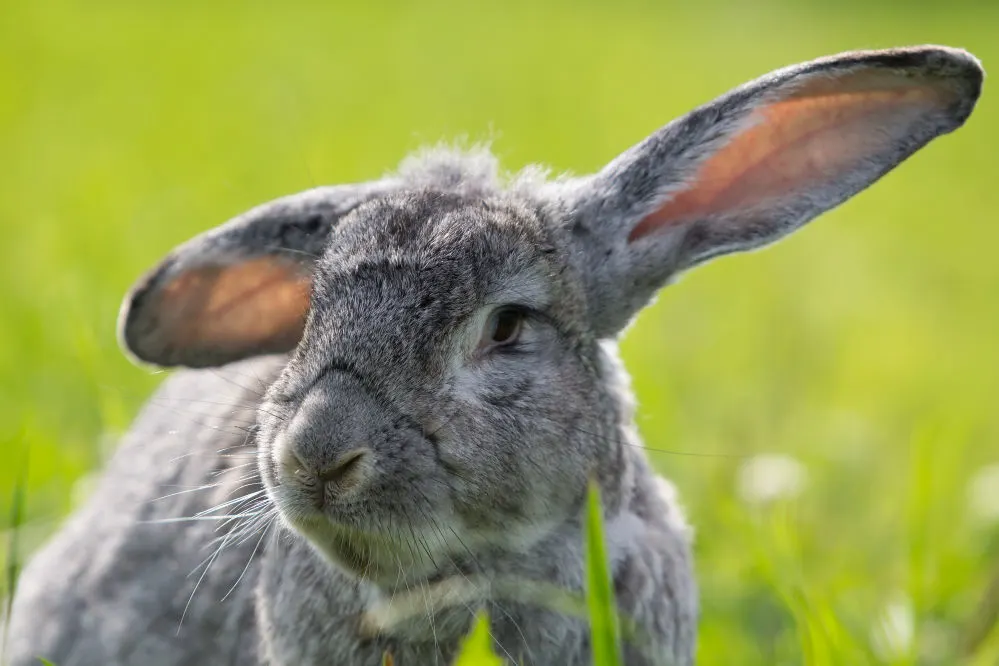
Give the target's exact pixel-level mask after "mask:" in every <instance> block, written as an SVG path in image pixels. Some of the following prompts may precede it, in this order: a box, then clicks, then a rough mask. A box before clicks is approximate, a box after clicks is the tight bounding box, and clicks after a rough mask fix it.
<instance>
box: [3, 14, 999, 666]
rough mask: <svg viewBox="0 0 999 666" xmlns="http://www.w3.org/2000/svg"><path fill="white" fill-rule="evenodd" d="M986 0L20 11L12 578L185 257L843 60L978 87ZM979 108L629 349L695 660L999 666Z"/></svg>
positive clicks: (993, 193)
mask: <svg viewBox="0 0 999 666" xmlns="http://www.w3.org/2000/svg"><path fill="white" fill-rule="evenodd" d="M671 4H675V5H676V6H675V7H673V6H670V5H671ZM992 4H993V6H991V7H989V6H988V3H985V2H980V3H976V2H970V1H969V2H953V3H930V2H909V3H889V2H880V3H879V2H866V3H862V2H859V1H857V2H836V3H831V2H830V3H826V2H808V1H806V2H795V1H793V0H786V2H781V1H779V0H767V1H764V2H753V3H748V2H736V1H735V0H733V1H732V2H731V3H723V2H719V1H716V0H713V1H710V2H705V3H665V2H638V1H637V0H621V1H619V2H593V1H584V2H569V1H568V0H565V1H564V2H531V1H528V0H516V1H515V2H508V3H489V4H486V3H461V2H457V1H456V2H454V3H444V2H429V3H423V4H421V5H417V4H411V3H401V2H400V3H384V2H373V3H360V2H358V3H356V4H352V5H350V6H346V7H341V6H336V4H335V3H320V2H316V3H314V4H309V3H304V2H295V1H290V2H285V3H264V2H250V3H236V2H230V3H224V2H219V3H200V2H193V1H191V0H178V1H175V2H156V3H128V2H119V1H105V2H97V3H82V2H69V1H61V0H40V1H39V2H31V3H29V2H20V3H14V2H10V3H5V4H4V6H3V8H2V9H0V15H2V18H0V86H2V89H0V155H2V156H3V162H4V169H3V171H2V173H3V177H2V178H0V229H2V232H3V233H2V241H0V322H2V323H0V516H8V515H11V513H12V508H13V507H12V502H13V498H14V496H15V490H14V488H15V484H16V481H17V479H19V478H21V477H24V478H25V479H26V481H25V486H24V488H25V493H24V497H25V504H24V507H23V508H24V515H23V517H22V518H23V522H24V528H23V529H22V530H21V531H20V539H21V543H20V548H21V551H22V552H21V555H22V556H23V555H25V554H27V553H28V552H29V551H30V550H31V549H32V548H33V547H35V546H37V544H38V543H39V541H40V540H41V539H43V538H44V537H45V536H46V535H47V534H48V533H50V532H51V530H52V529H54V528H55V527H56V526H57V524H58V521H59V519H60V518H61V517H62V516H64V515H65V514H66V513H67V512H68V511H70V510H71V509H72V507H73V504H74V502H77V501H79V499H80V498H81V497H82V496H85V493H86V488H87V482H86V478H87V477H86V475H87V474H88V473H90V472H92V471H93V470H95V469H98V468H99V467H100V465H101V463H102V461H103V460H104V459H105V457H106V456H107V455H108V454H109V452H110V451H111V450H113V446H114V442H115V438H116V436H117V435H118V434H119V433H121V432H122V431H123V430H124V429H125V428H126V427H127V426H128V423H129V420H130V418H131V416H132V415H133V413H134V412H135V410H136V409H137V408H138V406H139V405H140V404H141V403H142V401H143V399H144V397H145V396H146V395H148V393H149V391H150V390H151V389H152V388H153V387H154V386H155V385H156V383H157V382H158V381H159V380H160V378H161V377H160V376H158V375H155V374H151V373H149V372H148V371H147V370H141V369H138V368H135V367H133V366H131V365H129V363H128V362H127V361H126V360H125V359H124V358H123V356H122V355H121V354H120V352H119V350H118V348H117V346H116V343H115V339H114V323H115V317H116V313H117V309H118V305H119V302H120V299H121V296H122V295H123V293H124V291H125V290H126V289H127V288H128V286H129V285H130V284H131V282H132V281H133V280H134V279H135V278H136V277H137V276H138V275H139V273H140V272H142V271H143V270H145V269H146V268H147V267H148V266H150V265H151V264H152V263H153V262H155V261H156V260H158V259H159V258H160V257H161V256H162V255H163V254H165V253H166V252H167V251H168V250H169V249H170V248H172V247H173V246H174V245H176V244H177V243H180V242H182V241H184V240H185V239H187V238H189V237H190V236H192V235H193V234H195V233H197V232H199V231H201V230H203V229H206V228H208V227H210V226H212V225H215V224H217V223H219V222H221V221H223V220H225V219H226V218H228V217H230V216H232V215H234V214H236V213H238V212H240V211H242V210H244V209H246V208H248V207H249V206H251V205H253V204H256V203H259V202H261V201H263V200H265V199H269V198H272V197H274V196H277V195H280V194H284V193H289V192H292V191H297V190H301V189H305V188H307V187H310V186H312V185H316V184H322V183H332V182H342V181H356V180H363V179H368V178H374V177H377V176H379V175H381V174H382V173H383V172H384V171H386V170H387V169H390V168H392V167H393V166H394V165H395V164H396V163H397V162H398V160H399V159H400V158H401V157H402V156H403V155H404V154H405V153H406V152H407V151H409V150H411V149H413V148H416V147H417V146H419V145H420V144H422V143H425V142H434V141H437V140H439V139H442V138H454V137H458V136H462V135H465V136H468V137H470V138H472V139H492V140H493V144H494V148H495V150H496V151H497V152H498V154H499V155H501V157H502V159H503V161H504V163H505V164H506V165H507V166H508V167H510V168H516V167H519V166H522V165H524V164H526V163H528V162H531V161H541V162H545V163H548V164H551V165H553V166H554V167H555V168H557V169H560V170H561V169H567V170H573V171H576V172H585V171H590V170H594V169H596V168H598V167H599V166H601V165H602V164H603V163H605V162H606V161H607V160H609V159H610V158H612V157H613V156H614V155H616V154H617V153H618V152H620V151H621V150H623V149H624V148H626V147H627V146H629V145H631V144H632V143H634V142H636V141H637V140H639V139H641V138H643V137H644V136H645V135H647V134H648V133H649V132H651V131H652V130H654V129H655V128H657V127H658V126H660V125H662V124H664V123H665V122H666V121H667V120H669V119H670V118H672V117H674V116H676V115H678V114H680V113H682V112H684V111H686V110H687V109H689V108H691V107H693V106H694V105H696V104H699V103H701V102H704V101H706V100H708V99H710V98H711V97H713V96H715V95H717V94H720V93H722V92H724V91H725V90H727V89H728V88H730V87H732V86H734V85H736V84H738V83H741V82H742V81H744V80H747V79H749V78H752V77H754V76H756V75H759V74H762V73H763V72H766V71H768V70H770V69H773V68H776V67H779V66H782V65H785V64H789V63H792V62H796V61H800V60H804V59H808V58H812V57H816V56H819V55H823V54H826V53H831V52H836V51H841V50H847V49H852V48H864V47H887V46H894V45H901V44H911V43H924V42H935V43H944V44H951V45H955V46H964V47H966V48H969V49H970V50H972V51H973V52H975V53H976V54H977V55H978V56H979V57H980V58H981V59H982V60H983V62H984V64H985V67H986V69H989V68H990V66H992V67H993V68H994V67H997V66H999V65H995V64H994V63H999V6H996V5H995V4H994V3H992ZM993 92H995V91H993V90H991V89H990V86H989V85H988V84H986V91H985V94H984V98H983V101H982V102H981V104H980V106H979V108H978V110H977V112H976V113H975V115H974V116H973V117H972V118H971V120H970V122H969V123H968V125H967V127H966V128H964V129H963V130H961V131H959V132H958V133H956V134H954V135H951V136H947V137H945V138H943V139H941V140H939V141H937V142H935V143H934V144H932V145H931V146H930V147H928V148H927V149H926V150H924V151H922V152H921V153H919V154H918V155H917V156H916V157H914V158H913V159H912V160H910V161H909V162H908V163H906V164H905V165H904V166H903V167H902V168H901V169H899V170H898V171H896V172H894V173H892V174H891V175H889V176H888V177H886V178H885V179H884V180H883V181H882V182H880V183H879V184H878V185H877V186H876V187H875V188H873V189H872V190H870V191H868V192H865V193H864V194H862V195H861V196H859V197H858V198H857V199H855V200H853V201H851V202H850V203H848V204H847V205H845V206H843V207H841V208H840V209H838V210H836V211H834V212H833V213H830V214H828V215H826V216H825V217H823V218H822V219H821V220H820V221H819V222H817V223H815V224H814V225H813V226H810V227H809V228H808V229H807V230H805V231H804V232H802V233H800V234H798V235H796V236H795V237H794V238H792V239H790V240H788V241H786V242H785V243H783V244H782V245H780V246H779V247H777V248H773V249H769V250H766V251H764V252H761V253H755V254H753V255H746V256H739V257H731V258H727V259H724V260H720V261H718V262H717V263H715V264H712V265H710V266H708V267H705V268H702V269H700V270H698V271H696V272H694V273H692V274H690V275H688V276H686V277H685V278H684V279H683V280H681V281H680V282H679V283H678V284H676V285H674V286H673V287H671V288H670V289H668V290H667V291H666V292H664V293H663V295H662V297H661V298H660V299H659V302H658V303H657V305H656V306H655V307H654V308H652V309H651V310H650V311H648V312H646V313H645V314H644V315H643V316H642V317H641V319H640V321H639V322H638V324H637V325H636V326H635V327H634V328H633V329H632V330H631V331H630V332H629V333H628V335H627V337H626V339H625V341H624V343H623V349H624V354H625V357H626V360H627V362H628V364H629V367H630V368H631V370H632V371H633V373H634V377H635V386H636V389H637V392H638V395H639V399H640V402H641V407H640V412H639V414H640V416H639V419H640V427H641V430H642V432H643V434H644V436H645V438H646V442H647V444H648V445H649V447H650V448H651V449H655V450H653V451H651V452H650V455H651V456H652V457H653V459H654V461H655V463H656V464H657V465H658V467H659V468H660V469H661V470H662V471H663V472H664V473H665V474H666V475H668V476H669V477H671V478H672V479H674V480H675V481H676V483H677V484H678V486H679V488H680V491H681V493H682V497H683V499H684V503H685V505H686V507H687V509H688V511H689V514H690V517H691V520H692V522H693V523H694V525H695V526H696V528H697V544H696V555H697V569H698V575H699V579H700V585H701V588H702V594H703V620H702V623H701V634H700V645H699V662H700V663H702V664H709V665H714V664H719V665H721V664H724V665H729V664H738V665H739V666H756V665H760V666H763V665H767V666H771V665H774V664H781V665H784V664H788V665H790V664H810V665H811V664H814V665H822V664H866V663H882V664H898V665H902V664H962V665H963V664H967V665H971V664H974V665H978V664H983V665H984V664H994V663H996V661H997V659H999V631H996V632H991V633H990V632H989V629H990V628H991V625H992V622H993V620H994V617H993V616H994V614H995V613H999V471H997V470H999V467H995V466H994V465H999V411H997V410H999V406H997V402H999V401H997V397H999V261H997V260H996V258H995V248H996V247H997V245H999V224H997V221H999V184H997V176H999V169H997V163H996V161H997V159H999V158H997V155H999V151H997V146H999V101H997V98H996V95H993V94H992V93H993ZM25 475H26V476H25ZM6 534H7V535H8V536H9V534H10V531H9V530H8V531H7V532H6ZM989 585H993V586H996V587H995V589H994V590H993V592H992V596H991V597H990V595H988V594H986V592H985V590H986V588H987V587H988V586H989ZM983 600H984V601H983Z"/></svg>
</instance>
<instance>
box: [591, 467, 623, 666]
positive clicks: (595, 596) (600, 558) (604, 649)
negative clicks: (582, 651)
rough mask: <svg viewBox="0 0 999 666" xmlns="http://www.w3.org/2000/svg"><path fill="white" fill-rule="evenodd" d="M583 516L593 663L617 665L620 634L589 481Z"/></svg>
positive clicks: (598, 512)
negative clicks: (587, 498)
mask: <svg viewBox="0 0 999 666" xmlns="http://www.w3.org/2000/svg"><path fill="white" fill-rule="evenodd" d="M586 513H587V516H586V603H587V606H588V607H589V610H590V636H591V644H592V646H593V664H594V666H620V665H621V663H622V661H621V637H620V627H619V626H618V619H617V604H616V603H615V601H614V586H613V583H612V582H611V577H610V568H609V566H608V564H607V547H606V545H605V543H604V528H603V519H602V513H603V512H602V509H601V507H600V491H599V490H598V489H597V485H596V484H595V483H592V482H591V483H590V493H589V500H588V502H587V512H586Z"/></svg>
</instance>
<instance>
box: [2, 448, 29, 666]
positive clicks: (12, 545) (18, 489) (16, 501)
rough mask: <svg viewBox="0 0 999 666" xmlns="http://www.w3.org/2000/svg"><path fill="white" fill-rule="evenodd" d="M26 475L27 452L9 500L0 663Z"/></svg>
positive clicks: (15, 570)
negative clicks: (5, 597)
mask: <svg viewBox="0 0 999 666" xmlns="http://www.w3.org/2000/svg"><path fill="white" fill-rule="evenodd" d="M27 477H28V454H27V452H25V455H24V466H23V468H22V471H21V474H20V475H19V476H18V478H17V481H16V482H15V484H14V496H13V498H12V500H11V510H10V527H9V528H8V530H7V535H8V536H7V567H6V584H7V604H6V609H5V611H4V625H3V635H2V636H0V664H6V663H7V643H8V639H9V638H10V617H11V613H12V612H13V607H14V589H15V587H16V586H17V578H18V576H19V574H20V572H21V566H20V562H19V561H18V553H19V552H20V550H19V549H20V544H19V543H18V536H19V534H20V531H21V524H22V523H23V522H24V501H25V490H24V487H25V483H26V482H27Z"/></svg>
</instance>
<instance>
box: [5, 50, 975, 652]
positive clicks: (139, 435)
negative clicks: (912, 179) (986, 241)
mask: <svg viewBox="0 0 999 666" xmlns="http://www.w3.org/2000/svg"><path fill="white" fill-rule="evenodd" d="M982 78H983V72H982V70H981V68H980V65H979V63H978V62H977V61H976V60H975V59H974V58H973V57H972V56H971V55H969V54H968V53H966V52H964V51H960V50H955V49H950V48H944V47H936V46H925V47H914V48H905V49H897V50H888V51H870V52H853V53H845V54H841V55H837V56H833V57H829V58H823V59H820V60H815V61H812V62H809V63H805V64H802V65H798V66H794V67H789V68H786V69H781V70H778V71H776V72H773V73H771V74H769V75H767V76H764V77H762V78H760V79H757V80H756V81H753V82H750V83H748V84H745V85H743V86H740V87H738V88H736V89H735V90H733V91H731V92H730V93H728V94H726V95H724V96H722V97H721V98H719V99H717V100H716V101H714V102H711V103H710V104H707V105H705V106H702V107H700V108H698V109H696V110H694V111H693V112H691V113H690V114H688V115H687V116H685V117H683V118H680V119H679V120H676V121H674V122H672V123H670V124H668V125H666V126H665V127H663V128H662V129H660V130H658V131H656V132H655V133H654V134H652V135H651V136H650V137H649V138H648V139H646V140H645V141H643V142H642V143H640V144H638V145H637V146H635V147H633V148H631V149H630V150H628V151H626V152H625V153H623V154H622V155H620V156H619V157H617V158H616V159H615V160H613V161H612V162H611V163H610V164H609V165H608V166H607V167H605V168H604V169H603V170H601V171H600V172H599V173H597V174H595V175H592V176H587V177H561V178H555V179H548V178H546V176H545V173H544V172H543V171H542V170H540V169H533V168H532V169H527V170H525V171H523V172H521V173H519V174H516V175H510V176H505V175H502V174H500V173H499V172H498V171H497V167H496V164H495V162H494V160H493V158H492V157H491V156H490V155H489V154H488V152H486V151H485V150H473V151H470V152H464V153H463V152H457V151H449V150H443V149H438V150H431V151H427V152H425V153H421V154H419V155H416V156H414V157H411V158H409V159H407V160H406V161H405V162H403V164H402V166H401V168H400V169H399V170H398V172H397V173H396V174H395V175H392V176H390V177H387V178H385V179H383V180H380V181H377V182H373V183H369V184H363V185H345V186H336V187H322V188H318V189H314V190H310V191H307V192H304V193H301V194H298V195H294V196H290V197H287V198H283V199H279V200H277V201H274V202H271V203H269V204H265V205H263V206H260V207H258V208H255V209H253V210H251V211H249V212H247V213H245V214H243V215H241V216H239V217H237V218H236V219H234V220H232V221H230V222H228V223H227V224H224V225H222V226H221V227H219V228H217V229H215V230H213V231H209V232H207V233H205V234H203V235H201V236H199V237H197V238H195V239H194V240H192V241H190V242H188V243H186V244H184V245H182V246H180V247H179V248H177V249H176V250H175V251H173V252H172V253H171V254H169V255H168V256H167V258H166V259H164V260H163V262H162V263H161V264H160V265H159V266H158V267H156V268H155V269H154V270H153V271H152V272H150V273H149V274H147V275H146V276H145V277H144V278H142V279H141V280H140V281H139V283H138V284H137V285H136V286H135V287H134V289H133V290H132V291H131V293H130V294H129V295H128V296H127V298H126V299H125V302H124V305H123V307H122V313H121V318H120V335H121V340H122V344H123V346H124V347H125V349H126V350H127V351H128V352H129V353H130V354H131V355H132V356H133V357H134V358H135V359H137V360H138V361H141V362H144V363H149V364H153V365H158V366H168V367H176V366H183V367H186V368H188V369H185V370H181V371H178V372H176V373H175V374H173V375H172V376H171V377H170V378H169V379H167V380H166V381H165V382H164V383H163V385H162V386H161V388H160V389H159V391H158V392H157V394H156V395H155V397H154V398H153V399H152V400H151V401H150V402H149V404H148V405H147V406H146V407H145V409H144V410H143V412H142V413H141V414H140V415H139V417H138V418H137V420H136V421H135V424H134V426H133V428H132V430H131V432H130V433H129V434H128V435H127V437H126V438H125V441H124V443H123V444H122V446H121V448H120V449H119V451H118V452H117V454H116V456H115V457H114V459H113V461H112V462H111V465H110V468H109V469H108V470H107V471H106V473H105V475H104V477H103V481H102V482H101V484H100V485H99V488H98V489H97V491H96V492H95V493H94V495H93V496H92V498H91V499H90V500H89V503H88V504H87V505H86V506H85V507H83V508H82V509H81V510H80V511H79V512H78V513H77V514H76V515H74V516H73V517H72V518H71V519H70V520H69V521H68V523H67V524H66V525H65V526H64V527H63V529H62V531H61V532H60V533H59V534H57V535H56V536H55V538H54V539H53V540H52V541H51V542H50V543H49V544H48V545H47V546H46V547H45V548H43V549H42V550H41V551H40V552H39V553H38V554H37V555H36V556H35V557H34V559H33V561H32V562H31V563H30V564H29V566H28V567H27V569H26V570H25V572H24V575H23V577H22V578H21V581H20V585H19V588H18V591H17V594H16V598H15V601H14V607H13V616H12V625H11V635H12V638H11V645H10V652H9V654H10V655H11V656H12V660H13V663H14V664H28V663H33V660H34V657H35V656H36V655H40V656H44V657H46V658H48V659H51V660H53V661H54V662H55V663H56V664H58V665H59V666H75V665H78V664H101V665H104V664H143V665H151V666H161V665H168V664H171V665H172V664H195V663H205V664H226V663H229V664H274V665H289V666H292V665H293V666H307V665H311V664H338V665H341V666H362V665H363V666H376V665H378V664H381V663H382V659H383V655H384V654H385V653H389V654H390V655H391V656H392V659H393V661H394V663H395V664H397V665H401V666H410V665H419V666H424V665H426V664H441V665H443V664H447V663H449V662H450V661H451V660H452V659H453V658H454V655H455V654H456V652H457V648H458V645H459V643H460V641H461V638H462V636H464V635H465V633H466V632H467V631H468V629H469V627H470V626H471V622H472V620H473V619H474V617H475V615H476V614H477V613H478V612H479V611H486V612H487V613H488V616H489V618H490V622H491V631H492V635H493V642H494V645H495V648H496V650H497V652H498V654H500V655H502V656H504V657H505V659H507V660H509V661H510V662H511V663H523V664H532V665H545V666H549V665H559V666H561V665H582V664H589V663H590V659H591V656H590V644H589V640H590V639H589V634H588V625H587V622H586V619H585V617H584V616H582V615H580V614H579V613H578V612H576V611H575V608H576V607H575V606H573V605H572V604H573V603H575V601H577V600H578V598H579V595H581V594H582V591H583V589H584V570H583V562H584V553H583V541H582V533H583V524H582V517H581V516H582V512H581V510H582V508H583V506H584V503H585V501H586V491H587V487H588V483H589V481H590V479H593V480H595V482H596V483H597V484H598V486H599V488H600V491H601V497H602V500H603V509H604V520H605V525H606V532H607V535H606V536H607V549H608V553H609V558H610V563H611V570H612V574H613V582H614V589H615V593H616V598H617V603H618V605H619V609H620V612H621V615H622V618H624V620H623V622H624V624H625V626H627V627H630V630H629V631H627V632H626V633H627V635H628V637H629V640H628V641H627V642H626V646H625V648H624V659H625V663H627V664H630V665H632V664H650V665H651V664H676V665H686V664H691V663H692V662H693V659H694V647H695V642H696V641H695V638H696V623H697V617H698V607H697V594H696V588H695V583H694V576H693V571H692V566H691V552H690V544H691V534H690V530H689V528H688V527H687V525H686V523H685V521H684V518H683V515H682V513H681V510H680V509H679V507H678V505H677V501H676V499H675V497H674V493H673V489H672V487H671V486H670V485H669V484H668V483H667V482H666V481H664V480H663V479H661V478H660V477H658V476H657V475H656V474H655V473H654V471H653V470H652V469H651V468H650V466H649V463H648V462H647V460H646V457H645V455H644V452H643V449H642V447H641V443H640V440H639V437H638V434H637V432H636V429H635V426H634V421H633V411H634V403H633V399H632V395H631V392H630V390H629V387H628V380H627V375H626V374H625V372H624V370H623V369H622V367H621V364H620V362H619V360H618V356H617V353H616V351H615V344H614V339H615V338H616V337H617V336H618V335H619V334H620V333H621V331H622V330H623V329H624V328H625V327H626V326H627V325H628V323H629V322H630V321H631V319H632V318H633V317H635V315H636V314H637V313H638V312H639V311H640V310H641V309H642V308H643V307H644V306H645V305H646V304H648V303H649V302H650V300H651V299H652V298H653V297H654V296H655V294H656V292H657V290H658V289H660V288H661V287H663V286H664V285H665V284H666V283H667V282H669V281H670V280H671V279H672V278H673V277H674V276H676V275H677V274H679V273H680V272H682V271H684V270H686V269H688V268H691V267H692V266H695V265H696V264H699V263H701V262H704V261H706V260H708V259H711V258H713V257H716V256H718V255H722V254H726V253H730V252H737V251H743V250H750V249H753V248H757V247H761V246H763V245H766V244H768V243H770V242H772V241H775V240H777V239H778V238H780V237H782V236H784V235H785V234H788V233H789V232H791V231H793V230H795V229H797V228H798V227H800V226H802V225H803V224H804V223H806V222H807V221H809V220H810V219H812V218H814V217H815V216H816V215H818V214H820V213H821V212H823V211H825V210H828V209H830V208H832V207H834V206H837V205H838V204H840V203H842V202H843V201H844V200H846V199H847V198H849V197H851V196H852V195H854V194H856V193H858V192H860V191H861V190H863V189H864V188H865V187H867V186H868V185H870V184H871V183H873V182H874V181H876V180H877V179H878V178H880V177H881V176H882V175H884V174H885V173H886V172H888V171H889V170H890V169H892V168H893V167H895V166H896V165H897V164H899V163H900V162H901V161H902V160H904V159H905V158H907V157H909V156H910V155H911V154H913V153H914V152H915V151H916V150H918V149H919V148H921V147H922V146H924V145H926V144H927V142H929V141H930V140H931V139H933V138H934V137H936V136H938V135H940V134H944V133H947V132H950V131H952V130H954V129H956V128H957V127H959V126H960V125H961V124H962V123H963V122H964V121H965V120H966V119H967V117H968V115H969V114H970V113H971V111H972V108H973V107H974V105H975V102H976V100H977V98H978V96H979V93H980V90H981V85H982Z"/></svg>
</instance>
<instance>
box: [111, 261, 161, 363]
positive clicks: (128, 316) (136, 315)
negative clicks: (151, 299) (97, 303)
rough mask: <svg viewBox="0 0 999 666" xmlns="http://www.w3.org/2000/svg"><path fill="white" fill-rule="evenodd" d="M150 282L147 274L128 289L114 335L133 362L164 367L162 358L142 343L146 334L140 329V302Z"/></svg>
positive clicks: (119, 312)
mask: <svg viewBox="0 0 999 666" xmlns="http://www.w3.org/2000/svg"><path fill="white" fill-rule="evenodd" d="M150 283H151V280H150V279H149V276H147V277H144V278H142V279H141V280H139V281H138V282H137V283H136V284H135V285H134V286H133V287H132V288H131V289H129V290H128V293H127V294H126V295H125V298H124V299H122V302H121V308H120V309H119V310H118V322H117V325H116V327H115V328H116V337H117V338H118V346H119V347H120V348H121V351H122V353H123V354H124V355H125V357H126V358H128V360H129V361H131V362H132V363H133V364H135V365H138V366H145V365H151V366H156V367H164V364H163V363H162V359H160V358H158V356H159V355H158V354H156V353H155V350H150V349H147V348H146V346H145V345H144V344H143V340H145V339H147V336H143V335H142V334H141V331H140V328H141V321H142V310H143V308H142V302H143V299H144V296H145V295H146V293H147V292H148V291H149V287H150Z"/></svg>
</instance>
